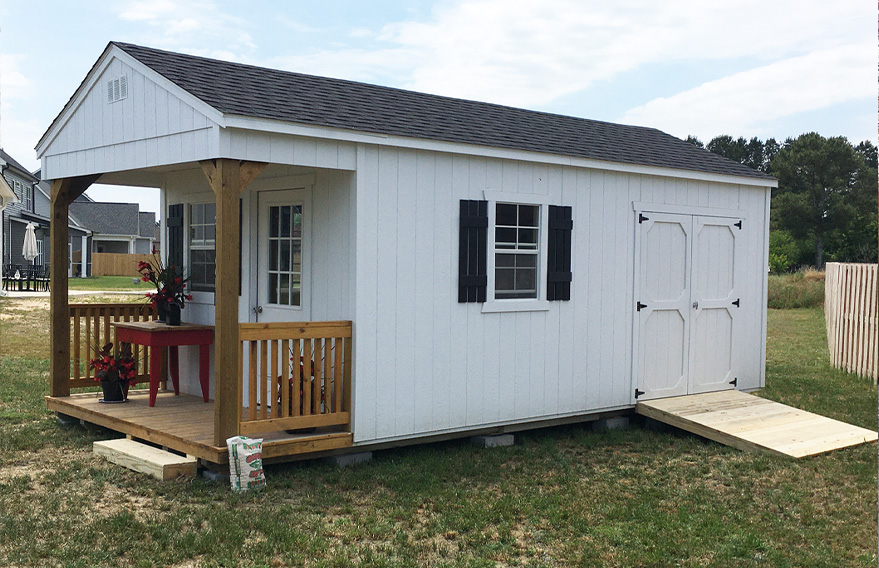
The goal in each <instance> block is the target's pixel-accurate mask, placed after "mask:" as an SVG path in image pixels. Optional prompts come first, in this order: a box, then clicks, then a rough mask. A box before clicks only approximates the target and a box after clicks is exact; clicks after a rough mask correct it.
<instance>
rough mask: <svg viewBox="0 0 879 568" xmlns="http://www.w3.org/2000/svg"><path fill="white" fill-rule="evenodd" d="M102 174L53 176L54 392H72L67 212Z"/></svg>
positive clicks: (51, 303)
mask: <svg viewBox="0 0 879 568" xmlns="http://www.w3.org/2000/svg"><path fill="white" fill-rule="evenodd" d="M98 177H99V176H97V175H94V176H82V177H75V178H64V179H57V180H52V182H51V185H50V188H51V194H52V212H51V218H50V222H49V240H50V243H49V247H50V249H49V271H50V273H49V275H50V278H51V288H50V291H49V322H50V324H49V325H50V330H49V332H50V333H49V353H50V357H51V360H52V361H51V363H50V365H51V372H52V376H51V384H50V385H49V394H50V395H51V396H70V318H69V315H68V313H67V213H68V209H69V206H70V203H71V202H72V201H73V200H74V199H76V198H77V197H79V196H80V195H82V192H84V191H85V190H86V189H88V187H89V186H90V185H91V184H92V183H94V182H95V180H97V179H98Z"/></svg>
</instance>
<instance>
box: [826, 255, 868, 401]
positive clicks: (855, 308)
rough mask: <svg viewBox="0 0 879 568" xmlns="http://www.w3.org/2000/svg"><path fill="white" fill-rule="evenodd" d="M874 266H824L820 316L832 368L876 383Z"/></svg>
mask: <svg viewBox="0 0 879 568" xmlns="http://www.w3.org/2000/svg"><path fill="white" fill-rule="evenodd" d="M877 272H879V270H877V265H876V264H843V263H839V262H830V263H827V274H826V277H825V280H824V314H825V316H826V319H827V345H828V347H829V348H830V361H831V362H832V363H833V365H834V366H835V367H838V368H842V369H845V370H846V371H849V372H852V373H857V374H859V375H862V376H865V377H871V378H872V379H873V383H874V384H876V383H877V381H879V337H877V303H879V301H877V284H879V282H877V280H879V274H877Z"/></svg>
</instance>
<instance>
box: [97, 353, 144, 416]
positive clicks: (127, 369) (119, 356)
mask: <svg viewBox="0 0 879 568" xmlns="http://www.w3.org/2000/svg"><path fill="white" fill-rule="evenodd" d="M95 353H96V354H97V357H95V358H94V359H92V360H91V361H89V367H91V368H92V369H94V370H95V380H96V381H100V383H101V388H102V389H103V390H104V398H102V399H101V402H105V403H113V402H126V401H127V400H128V388H129V387H130V386H131V385H133V384H134V383H135V382H136V381H137V361H136V360H135V359H134V357H132V356H131V345H129V344H127V343H126V344H123V346H122V347H121V348H120V349H118V350H116V351H114V350H113V344H112V343H108V344H106V345H104V346H103V347H100V348H95Z"/></svg>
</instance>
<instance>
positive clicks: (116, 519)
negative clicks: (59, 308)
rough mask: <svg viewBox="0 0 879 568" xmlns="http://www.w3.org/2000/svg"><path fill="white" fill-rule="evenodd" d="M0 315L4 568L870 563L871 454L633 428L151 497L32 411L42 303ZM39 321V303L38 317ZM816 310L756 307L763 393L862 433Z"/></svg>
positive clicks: (430, 452)
mask: <svg viewBox="0 0 879 568" xmlns="http://www.w3.org/2000/svg"><path fill="white" fill-rule="evenodd" d="M22 301H23V300H9V299H0V341H2V343H3V345H6V343H7V341H9V340H10V337H13V336H16V335H17V334H19V333H21V332H25V331H29V333H31V337H32V338H33V339H34V340H35V341H34V340H32V341H28V342H20V343H17V344H15V345H17V347H15V348H14V349H6V348H5V347H4V348H3V352H2V356H0V417H2V421H0V565H3V566H35V565H49V566H70V567H75V566H180V567H182V566H350V565H356V564H360V565H365V566H425V565H427V566H547V567H549V566H596V567H598V566H620V567H623V566H657V567H658V566H685V567H690V566H693V567H695V566H773V567H776V566H777V567H794V566H796V567H800V566H811V567H819V566H827V567H831V566H832V567H838V566H864V567H867V566H870V567H872V566H876V563H877V556H876V545H877V541H876V535H877V520H876V511H877V492H876V485H877V464H876V446H875V445H871V446H863V447H859V448H852V449H847V450H842V451H837V452H833V453H831V454H828V455H823V456H817V457H813V458H806V459H803V460H799V461H795V460H791V459H787V458H780V457H771V456H760V455H752V454H744V453H741V452H738V451H736V450H733V449H730V448H727V447H724V446H721V445H718V444H715V443H712V442H707V441H705V440H703V439H700V438H698V437H695V436H692V435H688V434H684V433H680V432H676V431H656V430H649V429H645V428H642V427H641V426H639V425H635V426H634V427H632V428H630V429H628V430H625V431H614V432H609V433H603V434H599V433H594V432H592V430H591V429H590V428H589V426H588V425H577V426H570V427H564V428H551V429H545V430H536V431H531V432H526V433H523V434H521V435H517V443H516V445H515V446H513V447H508V448H494V449H478V448H476V447H474V446H471V445H469V444H468V443H467V442H466V441H452V442H446V443H441V444H429V445H420V446H412V447H408V448H402V449H397V450H387V451H382V452H377V453H376V455H375V457H374V459H373V461H371V462H369V463H366V464H361V465H358V466H354V467H350V468H345V469H338V468H335V467H333V466H330V465H327V464H324V463H317V462H301V463H297V464H289V465H276V466H268V467H267V469H266V475H267V478H268V488H267V489H266V490H265V491H262V492H260V493H255V494H243V495H238V494H233V493H231V492H230V491H229V489H228V488H227V487H225V486H224V485H220V484H216V483H212V482H208V481H205V480H202V479H195V480H185V481H182V480H181V481H177V482H165V483H163V482H159V481H156V480H153V479H151V478H147V477H145V476H143V475H139V474H135V473H133V472H130V471H128V470H124V469H122V468H120V467H118V466H113V465H110V464H108V463H106V462H104V461H102V460H100V459H97V458H95V457H94V456H93V455H92V454H91V443H92V442H93V441H94V440H98V439H102V438H106V437H107V433H106V432H105V431H101V430H94V429H86V428H84V427H80V426H74V427H70V426H67V427H65V426H60V425H58V424H57V422H56V421H55V420H54V418H53V417H52V416H51V415H50V414H49V413H47V412H46V410H45V406H44V404H43V401H42V398H41V397H42V396H43V395H44V394H45V393H46V389H47V387H46V384H47V380H48V362H47V360H46V352H45V346H44V345H43V346H41V347H40V348H39V349H38V348H36V347H30V346H34V345H39V344H45V343H47V341H46V336H45V334H46V333H47V323H46V322H47V316H46V313H45V307H44V306H42V307H41V306H39V305H33V304H29V305H27V306H26V307H24V308H22V307H21V305H19V304H18V303H19V302H22ZM45 305H48V304H47V303H46V304H45ZM823 329H824V322H823V317H822V314H821V311H820V310H818V309H802V310H770V313H769V346H768V361H767V388H766V389H764V390H763V391H762V392H761V394H762V395H763V396H767V397H769V398H772V399H775V400H780V401H782V402H786V403H790V404H794V405H796V406H799V407H801V408H804V409H806V410H810V411H815V412H821V413H824V414H828V415H830V416H833V417H835V418H841V419H845V420H847V421H849V422H852V423H855V424H858V425H861V426H866V427H870V428H875V427H876V409H877V396H876V389H875V388H874V387H873V386H872V384H871V383H870V381H868V380H864V379H860V378H858V377H855V376H853V375H847V374H845V373H842V372H839V371H836V370H833V369H832V368H831V367H830V366H829V363H828V360H827V354H826V345H825V344H824V337H823V334H824V331H823Z"/></svg>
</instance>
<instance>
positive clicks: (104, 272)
mask: <svg viewBox="0 0 879 568" xmlns="http://www.w3.org/2000/svg"><path fill="white" fill-rule="evenodd" d="M152 259H153V255H151V254H116V253H111V252H96V253H92V276H131V277H132V278H137V277H138V274H137V263H139V262H140V261H144V262H148V261H150V260H152Z"/></svg>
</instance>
